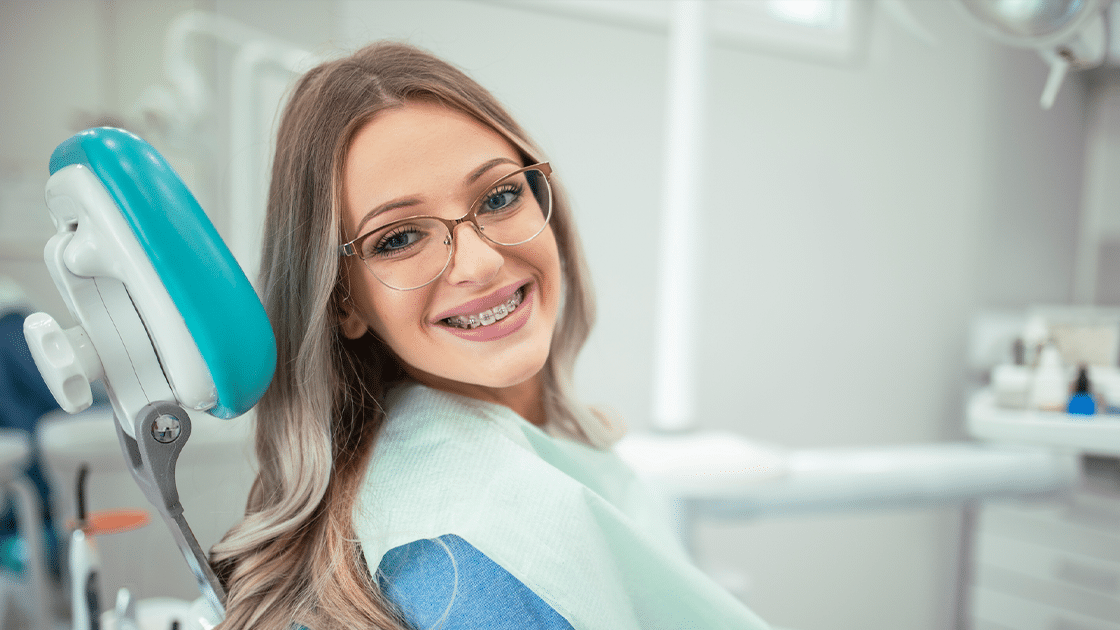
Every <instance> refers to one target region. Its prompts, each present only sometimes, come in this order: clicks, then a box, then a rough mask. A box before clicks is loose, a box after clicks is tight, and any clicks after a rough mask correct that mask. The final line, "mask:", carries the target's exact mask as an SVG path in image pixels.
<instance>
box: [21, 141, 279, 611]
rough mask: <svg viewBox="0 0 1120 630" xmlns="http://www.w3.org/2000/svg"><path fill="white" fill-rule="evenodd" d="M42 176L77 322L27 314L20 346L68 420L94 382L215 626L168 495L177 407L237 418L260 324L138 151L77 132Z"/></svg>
mask: <svg viewBox="0 0 1120 630" xmlns="http://www.w3.org/2000/svg"><path fill="white" fill-rule="evenodd" d="M50 170H51V178H50V179H49V180H48V182H47V206H48V208H49V209H50V212H51V215H52V218H53V220H54V222H55V225H56V227H57V229H58V232H57V234H55V236H54V237H52V238H51V240H50V241H49V242H48V244H47V248H46V252H45V257H46V261H47V266H48V268H49V269H50V272H51V277H52V278H53V279H54V281H55V284H56V285H57V287H58V289H59V291H60V292H61V293H62V296H63V298H64V300H65V302H66V305H67V308H68V309H69V311H70V314H71V315H72V316H73V318H74V321H75V322H76V323H77V325H76V326H74V327H73V328H69V329H65V330H64V329H62V328H61V327H60V326H59V325H58V323H57V322H55V321H54V319H53V318H52V317H50V316H49V315H47V314H45V313H36V314H33V315H31V316H30V317H28V318H27V321H26V322H25V324H24V331H25V334H26V336H27V339H28V345H29V346H30V348H31V352H32V355H33V356H34V358H35V362H36V365H37V366H38V367H39V370H40V371H41V372H42V374H43V377H44V380H46V382H47V384H48V386H49V387H50V388H51V392H52V393H53V394H54V396H55V398H56V399H57V400H58V402H59V404H60V405H61V406H62V408H63V409H64V410H65V411H67V412H69V413H76V412H78V411H81V410H83V409H85V408H86V407H88V406H89V405H90V403H91V402H92V396H91V392H90V382H91V381H94V380H98V379H101V380H104V382H105V385H106V389H107V390H108V393H109V400H110V402H111V404H112V407H113V411H114V414H115V416H116V420H117V422H116V423H115V426H116V432H117V436H118V439H119V440H120V444H121V448H122V449H123V451H124V453H125V456H126V458H127V460H128V463H129V466H130V471H131V472H132V475H133V477H134V478H135V480H136V482H137V483H138V484H139V485H140V487H141V488H142V489H143V490H144V493H145V495H146V496H147V498H148V500H149V501H150V502H151V503H152V505H154V506H155V508H156V511H157V512H159V514H160V516H162V517H163V519H164V521H165V522H166V524H167V525H168V527H169V528H170V529H171V531H172V533H173V535H174V537H175V540H176V543H177V544H178V546H179V548H180V550H181V551H182V552H183V554H184V556H185V558H186V559H187V562H188V564H189V565H190V567H191V569H192V572H193V573H194V575H195V577H196V579H197V581H198V586H199V589H200V591H201V592H202V593H203V595H204V596H205V597H206V598H207V600H208V602H209V604H210V606H211V607H212V609H213V611H214V612H215V613H216V614H218V615H220V614H221V611H222V605H223V602H224V598H225V593H224V591H223V589H222V586H221V584H220V583H219V581H218V579H217V577H216V576H215V575H214V573H213V571H212V570H211V569H210V565H209V563H208V562H207V559H206V554H205V553H204V552H203V550H202V549H201V548H200V547H199V545H198V542H197V540H196V539H195V537H194V534H193V533H192V532H191V529H190V527H189V525H188V524H187V522H186V519H185V517H184V514H183V509H182V505H181V503H180V502H179V497H178V491H177V488H176V485H175V463H176V460H177V459H178V456H179V453H180V452H181V451H182V449H183V446H185V444H186V442H187V440H188V439H189V437H190V432H191V419H190V416H189V415H188V414H187V412H186V411H185V410H184V407H186V408H189V409H193V410H196V411H206V412H208V413H209V414H211V415H213V416H215V417H219V418H232V417H235V416H237V415H240V414H242V413H244V412H245V411H247V410H249V409H250V408H251V407H252V406H253V405H254V404H255V403H256V401H257V400H258V399H259V398H260V396H261V394H263V392H264V390H265V388H266V387H267V386H268V383H269V382H270V381H271V378H272V372H273V369H274V367H275V361H276V348H275V341H274V339H273V337H272V329H271V326H270V325H269V323H268V319H267V317H266V316H265V314H264V308H263V307H262V306H261V304H260V301H259V300H258V299H257V297H256V294H255V293H254V291H253V289H252V286H251V285H250V284H249V281H248V279H247V278H246V277H245V275H244V273H243V272H242V271H241V269H240V268H239V267H238V266H237V263H236V262H235V261H234V259H233V256H232V255H231V254H230V253H229V250H228V249H226V248H225V245H224V243H222V241H221V239H220V238H219V237H218V235H217V232H216V231H215V229H214V227H213V225H212V224H211V223H210V221H209V220H208V219H207V218H206V215H205V214H204V213H203V212H202V209H201V208H200V207H199V206H198V204H197V202H196V201H195V200H194V197H193V196H191V194H190V192H189V191H188V190H187V189H186V187H185V186H184V185H183V184H182V182H181V181H180V180H179V178H178V176H177V175H176V174H175V173H174V171H173V170H172V169H171V167H170V166H169V165H168V164H167V163H166V162H165V161H164V160H163V158H162V157H161V156H160V155H159V154H158V153H157V152H156V151H155V150H154V149H152V148H151V147H150V146H149V145H148V144H147V143H145V142H144V141H143V140H141V139H140V138H138V137H136V136H134V135H132V134H129V133H127V132H124V131H122V130H119V129H111V128H100V129H91V130H87V131H84V132H82V133H79V134H77V135H75V136H73V137H72V138H70V139H69V140H67V141H66V142H64V143H62V144H61V145H59V147H58V148H57V149H56V150H55V152H54V154H53V155H52V156H51V162H50ZM230 314H235V315H236V325H230V321H229V320H230ZM72 577H73V576H72ZM91 623H92V621H91Z"/></svg>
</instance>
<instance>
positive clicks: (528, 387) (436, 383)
mask: <svg viewBox="0 0 1120 630" xmlns="http://www.w3.org/2000/svg"><path fill="white" fill-rule="evenodd" d="M405 372H407V373H408V375H409V376H411V377H412V378H414V379H415V380H416V381H418V382H419V383H420V384H421V385H426V386H428V387H431V388H432V389H438V390H440V391H444V392H447V393H449V394H458V395H459V396H466V397H467V398H474V399H475V400H481V401H484V402H490V403H495V404H498V405H502V406H504V407H508V408H509V409H510V410H512V411H513V412H514V413H516V414H517V415H519V416H521V417H522V418H524V419H525V420H527V421H528V422H530V423H532V424H535V425H537V426H539V427H543V426H544V425H545V423H546V422H547V421H548V418H547V415H546V413H545V408H544V381H543V377H542V375H541V373H540V372H538V373H537V374H536V375H534V376H533V377H532V378H530V379H529V380H527V381H524V382H521V383H517V384H516V385H510V386H508V387H487V386H485V385H475V384H473V383H461V382H459V381H452V380H449V379H446V378H441V377H439V376H436V375H434V374H428V373H427V372H423V371H420V370H416V369H414V368H411V367H405Z"/></svg>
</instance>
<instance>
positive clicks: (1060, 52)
mask: <svg viewBox="0 0 1120 630" xmlns="http://www.w3.org/2000/svg"><path fill="white" fill-rule="evenodd" d="M957 2H958V4H959V5H960V6H962V7H964V9H965V12H966V13H967V14H968V15H969V16H970V17H971V18H972V19H973V20H974V21H976V22H977V23H978V24H979V25H980V26H981V28H983V29H984V31H986V32H987V33H988V34H989V35H991V36H992V37H994V38H995V39H997V40H999V41H1001V42H1003V43H1005V44H1010V45H1012V46H1019V47H1022V48H1033V49H1035V50H1037V51H1038V53H1039V54H1040V55H1042V58H1043V59H1045V60H1046V62H1047V63H1049V64H1050V75H1049V77H1047V79H1046V87H1045V88H1044V89H1043V91H1042V98H1041V104H1042V107H1043V109H1050V107H1051V106H1052V105H1053V104H1054V99H1055V98H1056V97H1057V95H1058V89H1059V88H1060V87H1061V85H1062V80H1063V79H1065V76H1066V73H1067V72H1069V70H1070V69H1074V70H1084V69H1087V68H1092V67H1095V66H1098V65H1100V64H1101V63H1102V62H1104V58H1105V52H1106V48H1107V40H1108V37H1107V33H1106V29H1105V20H1104V10H1105V9H1106V8H1107V5H1108V4H1109V3H1110V2H1111V0H957Z"/></svg>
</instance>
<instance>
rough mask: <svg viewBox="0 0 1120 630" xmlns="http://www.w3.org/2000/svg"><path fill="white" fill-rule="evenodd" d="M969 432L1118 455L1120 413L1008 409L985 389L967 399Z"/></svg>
mask: <svg viewBox="0 0 1120 630" xmlns="http://www.w3.org/2000/svg"><path fill="white" fill-rule="evenodd" d="M968 431H969V433H971V434H972V435H973V436H974V437H978V438H983V439H988V440H999V441H1003V442H1018V443H1022V444H1039V445H1046V446H1057V447H1066V448H1069V449H1072V450H1077V451H1083V452H1086V453H1093V454H1098V455H1120V415H1116V414H1096V415H1092V416H1079V415H1071V414H1068V413H1058V412H1052V411H1036V410H1030V409H1008V408H1006V407H1000V406H999V405H997V404H996V400H995V394H994V393H993V392H992V391H991V390H988V389H984V390H981V391H979V392H977V393H976V394H975V395H973V397H972V399H971V400H970V401H969V404H968Z"/></svg>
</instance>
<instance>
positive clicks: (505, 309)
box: [443, 288, 525, 329]
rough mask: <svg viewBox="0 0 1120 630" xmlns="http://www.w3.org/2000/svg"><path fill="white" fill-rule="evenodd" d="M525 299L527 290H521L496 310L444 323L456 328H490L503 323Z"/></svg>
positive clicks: (450, 318)
mask: <svg viewBox="0 0 1120 630" xmlns="http://www.w3.org/2000/svg"><path fill="white" fill-rule="evenodd" d="M524 299H525V289H524V288H520V289H518V290H517V292H516V293H514V294H513V296H512V297H510V298H509V299H508V300H506V301H505V302H502V303H501V304H499V305H497V306H495V307H494V308H491V309H487V310H485V311H482V312H481V313H479V314H477V315H466V316H464V315H456V316H454V317H448V318H446V319H444V320H443V323H445V324H447V325H448V326H453V327H455V328H467V329H470V328H478V327H479V326H489V325H490V324H493V323H494V322H497V321H501V320H503V319H505V318H506V317H507V316H509V314H510V313H512V312H513V311H514V310H516V309H517V307H518V306H520V305H521V301H522V300H524Z"/></svg>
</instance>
